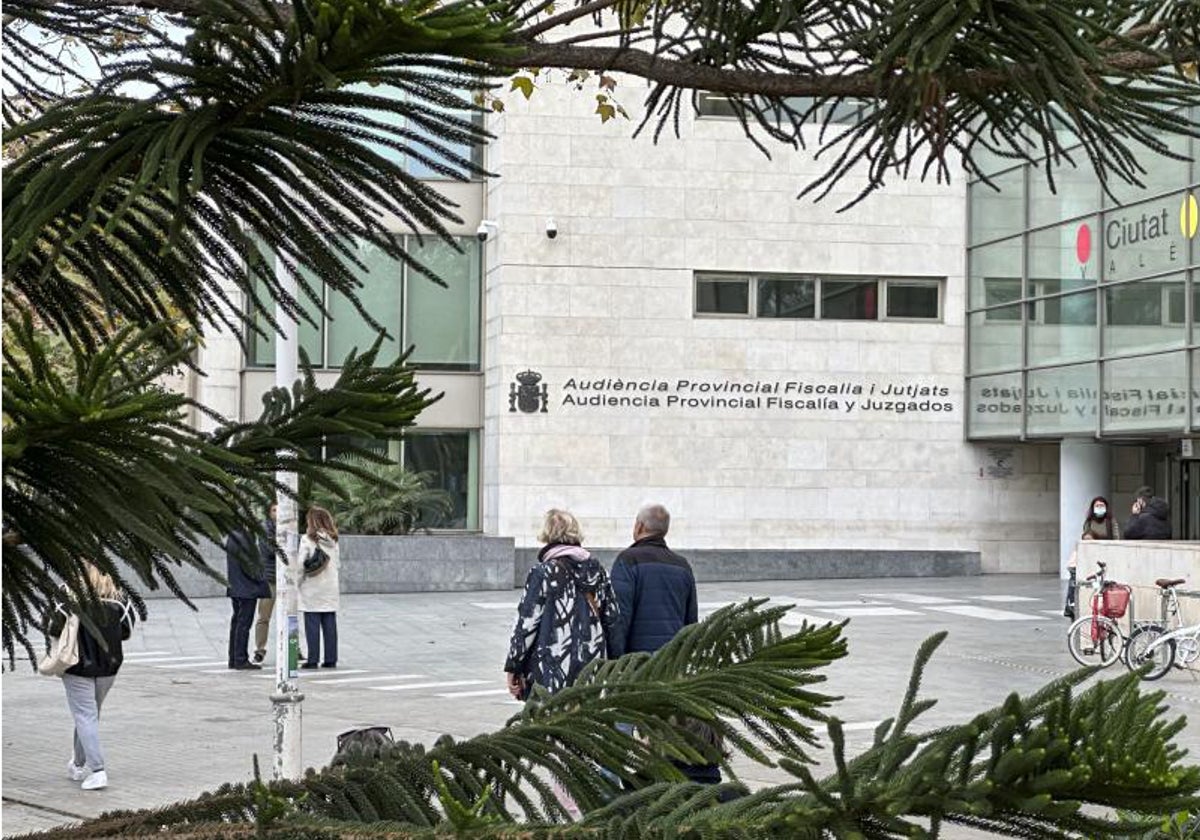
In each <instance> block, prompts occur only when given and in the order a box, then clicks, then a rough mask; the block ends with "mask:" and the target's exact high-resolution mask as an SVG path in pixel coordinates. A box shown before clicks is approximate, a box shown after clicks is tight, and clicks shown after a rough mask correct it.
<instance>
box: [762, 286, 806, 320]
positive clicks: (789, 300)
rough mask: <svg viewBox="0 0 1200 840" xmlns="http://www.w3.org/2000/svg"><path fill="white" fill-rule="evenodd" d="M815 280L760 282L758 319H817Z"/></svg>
mask: <svg viewBox="0 0 1200 840" xmlns="http://www.w3.org/2000/svg"><path fill="white" fill-rule="evenodd" d="M816 286H817V284H816V281H815V280H766V279H760V280H759V281H758V317H760V318H814V317H816V314H817V310H816V300H817V290H816Z"/></svg>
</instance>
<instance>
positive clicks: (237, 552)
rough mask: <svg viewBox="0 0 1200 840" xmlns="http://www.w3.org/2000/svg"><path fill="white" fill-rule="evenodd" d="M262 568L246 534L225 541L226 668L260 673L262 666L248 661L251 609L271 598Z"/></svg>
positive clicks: (233, 533) (252, 614) (252, 622)
mask: <svg viewBox="0 0 1200 840" xmlns="http://www.w3.org/2000/svg"><path fill="white" fill-rule="evenodd" d="M262 574H263V569H262V564H261V562H260V561H259V559H258V547H257V546H256V545H255V543H254V536H253V535H252V534H251V533H250V532H249V531H245V530H240V531H234V532H232V533H231V534H230V535H229V536H227V537H226V538H225V579H226V580H228V581H229V586H228V588H226V590H225V594H226V595H228V596H229V600H230V601H231V602H232V603H233V615H232V616H231V617H230V619H229V667H230V668H233V669H235V670H238V671H261V670H262V666H261V665H258V664H256V663H254V662H251V661H250V655H249V650H248V648H249V646H250V628H251V627H252V626H253V625H254V608H255V605H256V604H257V603H258V599H259V598H269V597H271V589H270V587H268V586H267V582H266V581H265V580H263V577H262Z"/></svg>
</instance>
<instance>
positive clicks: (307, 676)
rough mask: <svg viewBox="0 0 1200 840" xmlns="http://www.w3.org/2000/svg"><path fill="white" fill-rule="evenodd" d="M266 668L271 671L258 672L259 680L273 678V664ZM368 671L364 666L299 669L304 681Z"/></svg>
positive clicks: (366, 672)
mask: <svg viewBox="0 0 1200 840" xmlns="http://www.w3.org/2000/svg"><path fill="white" fill-rule="evenodd" d="M267 670H269V671H270V672H271V673H269V674H260V675H259V677H258V678H259V679H260V680H273V679H275V666H273V665H272V666H269V667H268V669H267ZM310 672H312V673H310ZM369 673H371V672H370V671H368V670H367V669H366V668H322V669H321V670H319V671H318V670H317V669H316V668H302V669H300V679H302V680H304V681H305V682H308V681H309V680H314V681H315V680H318V679H320V678H321V677H334V676H340V675H344V674H369Z"/></svg>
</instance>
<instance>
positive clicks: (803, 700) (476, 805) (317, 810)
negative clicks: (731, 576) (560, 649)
mask: <svg viewBox="0 0 1200 840" xmlns="http://www.w3.org/2000/svg"><path fill="white" fill-rule="evenodd" d="M784 612H786V608H780V607H771V608H765V609H764V608H763V607H762V602H761V601H758V602H753V601H751V602H747V603H744V604H740V605H733V606H730V607H726V608H724V609H722V610H719V611H718V612H717V613H715V614H714V615H713V616H711V617H710V618H709V619H707V620H706V621H705V622H703V623H701V624H698V625H694V626H692V627H689V628H687V629H686V630H685V631H684V632H682V633H681V634H680V635H679V636H677V637H676V638H675V640H674V641H672V642H671V643H670V644H669V645H667V646H666V647H664V648H662V649H661V650H659V651H658V652H657V653H655V654H654V655H653V656H650V655H647V654H635V655H631V656H627V657H624V658H622V659H620V660H617V661H612V662H603V663H597V664H596V665H594V666H592V667H590V668H589V669H587V670H586V671H585V672H584V675H583V676H582V677H581V679H580V681H579V683H577V684H576V685H575V686H572V687H571V688H569V689H566V690H564V691H562V692H559V693H557V694H554V695H546V694H544V693H541V694H539V695H537V696H536V697H535V698H534V699H533V700H532V701H531V702H530V703H529V704H527V706H526V708H525V709H524V710H523V711H522V712H521V713H520V714H518V715H516V716H514V717H513V718H512V719H511V720H510V721H509V722H508V724H507V725H506V726H505V727H504V728H503V729H501V730H499V731H497V732H494V733H491V734H487V735H480V736H477V737H474V738H469V739H466V740H462V741H458V740H455V739H453V738H451V737H449V736H443V737H442V738H440V739H439V740H438V741H437V742H436V743H435V744H433V745H432V746H431V747H429V748H426V747H424V746H421V745H414V744H409V743H405V742H400V743H397V744H395V745H394V746H392V747H391V748H390V749H387V748H383V749H382V752H383V756H382V758H381V759H380V760H379V761H377V762H375V763H373V764H368V763H358V762H354V763H351V764H347V765H345V766H339V767H334V768H329V769H326V770H324V771H321V772H319V773H313V774H311V775H309V776H307V777H306V778H305V779H304V780H303V781H301V782H277V783H273V784H272V785H270V787H271V789H272V791H273V792H274V793H275V794H277V795H282V796H285V797H287V798H290V799H293V800H296V801H297V808H298V810H299V811H300V812H301V813H302V814H304V815H306V816H308V817H311V818H315V819H321V820H336V821H343V822H344V821H356V822H359V823H371V824H373V825H372V828H378V827H379V826H382V825H383V824H384V823H394V824H396V825H397V826H398V830H403V831H404V832H405V833H410V832H411V833H414V834H417V833H419V832H420V831H421V830H427V831H429V832H436V831H440V830H441V828H444V824H443V820H444V818H445V816H446V815H445V813H444V812H443V811H442V810H441V808H440V807H439V804H440V802H441V800H440V799H439V796H440V797H441V799H445V800H448V801H453V802H454V803H471V804H469V805H467V804H463V805H461V807H462V808H464V809H469V810H471V811H475V810H476V809H478V811H477V813H478V814H479V818H480V819H486V818H490V817H491V816H496V817H499V818H501V819H502V820H503V821H504V822H505V823H506V824H513V821H514V820H517V819H527V820H532V821H535V822H542V821H545V822H548V823H559V822H562V821H563V820H565V819H566V818H567V814H566V812H565V811H564V810H563V808H562V806H561V805H560V804H559V801H558V799H557V797H556V796H555V794H554V792H553V790H552V787H551V783H550V780H551V779H555V780H557V781H558V782H559V783H560V784H561V785H562V786H563V788H564V789H565V790H566V792H567V793H568V794H569V795H570V796H571V797H572V798H573V799H574V800H575V801H576V802H578V803H579V805H580V806H581V807H582V808H583V809H585V810H594V809H597V808H600V807H602V806H603V805H605V804H606V803H608V802H610V801H612V800H613V797H614V796H616V795H617V794H618V793H619V792H620V791H619V788H618V787H617V786H616V785H615V784H614V782H613V781H612V780H611V779H610V778H608V777H606V776H604V775H601V774H600V773H598V771H597V768H598V767H605V768H607V769H609V770H610V771H611V772H613V773H615V774H617V775H618V776H619V777H620V778H621V779H623V780H625V781H627V782H629V783H630V784H634V785H638V786H642V785H645V784H647V783H655V782H658V781H662V780H673V781H674V780H678V779H679V778H680V775H679V772H678V771H677V770H675V769H674V768H673V767H672V766H671V765H670V763H669V762H667V761H665V760H664V758H663V754H664V753H666V754H669V755H673V756H678V757H685V758H691V759H693V760H694V759H696V758H698V757H699V756H700V755H701V752H700V751H701V750H702V749H704V747H703V745H702V744H701V743H700V742H699V741H698V740H697V739H696V736H695V735H694V734H692V733H690V732H689V731H687V730H686V729H682V728H677V727H675V726H672V725H671V724H670V723H669V722H668V721H669V720H670V719H671V718H672V717H678V718H682V717H686V716H693V717H700V718H704V719H706V720H708V721H709V722H710V724H711V725H713V726H714V727H720V728H722V730H723V731H729V730H732V729H733V728H734V726H735V725H736V724H739V723H740V726H739V729H740V730H741V731H740V733H739V734H738V736H737V737H736V738H730V739H729V743H730V745H731V746H732V747H733V748H734V749H736V750H737V751H739V752H741V753H742V754H744V755H747V756H749V757H751V758H752V759H754V760H756V761H760V762H763V763H766V764H771V763H772V761H771V759H770V758H769V757H768V756H767V751H769V750H776V749H782V750H786V751H787V754H789V755H792V756H794V757H796V759H797V760H805V758H806V756H807V750H808V749H809V748H810V747H811V745H812V743H813V738H812V729H811V727H810V723H812V722H813V721H817V720H822V719H823V717H824V715H823V713H822V709H824V708H825V707H826V706H828V705H829V703H830V702H832V699H833V698H830V697H828V696H826V695H823V694H820V693H817V692H815V691H813V689H812V687H813V685H814V684H816V683H819V682H821V681H822V680H823V679H824V678H823V677H822V676H821V675H820V674H817V673H815V672H816V671H817V670H818V669H820V668H821V667H824V666H825V665H827V664H828V663H829V662H831V661H833V660H835V659H837V658H839V657H841V656H844V655H845V642H844V640H843V639H842V638H841V628H840V627H838V626H833V625H825V626H823V627H812V626H807V625H806V626H805V627H803V628H802V629H801V630H800V631H798V632H796V633H792V634H784V633H783V632H782V631H781V630H780V627H779V624H778V619H779V617H780V616H781V615H782V614H783V613H784ZM616 722H632V723H634V724H636V725H637V726H638V728H639V730H640V732H641V734H642V735H643V736H644V737H645V738H646V739H648V741H649V742H647V741H644V740H641V739H635V738H632V737H629V736H627V735H625V734H623V733H621V732H619V731H618V730H617V729H616V728H615V725H614V724H615V723H616ZM435 762H436V770H435ZM439 779H440V781H439ZM442 786H444V790H441V791H440V793H439V789H440V788H441V787H442ZM249 796H250V791H249V790H248V788H247V787H246V786H241V785H235V786H227V787H225V788H222V789H221V790H218V791H216V792H215V793H214V794H212V795H210V796H205V797H201V798H200V799H198V800H196V801H194V802H190V803H183V804H181V805H177V806H173V807H171V808H167V809H162V810H157V811H151V812H145V813H132V814H121V815H115V814H114V815H108V817H107V818H106V819H105V820H104V821H103V826H102V827H100V828H99V829H98V828H97V825H95V824H85V826H84V827H82V828H80V829H78V830H75V829H64V830H62V831H60V832H55V833H52V834H50V835H47V836H48V837H64V838H65V837H73V836H74V837H78V836H127V835H135V834H137V833H140V832H142V831H147V832H149V831H158V830H159V829H160V826H183V825H184V824H185V823H186V824H189V825H194V824H196V823H197V822H207V821H213V820H222V821H233V822H241V821H244V820H246V819H247V816H246V814H247V811H248V801H249V800H248V797H249ZM301 796H306V797H307V798H305V799H304V800H303V801H302V802H301V801H299V797H301ZM481 799H482V800H484V801H485V802H486V804H485V805H480V801H481ZM465 818H466V817H464V819H465ZM329 825H336V823H329ZM280 836H287V835H286V834H282V835H280Z"/></svg>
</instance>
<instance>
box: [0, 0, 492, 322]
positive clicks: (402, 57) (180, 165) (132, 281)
mask: <svg viewBox="0 0 1200 840" xmlns="http://www.w3.org/2000/svg"><path fill="white" fill-rule="evenodd" d="M22 9H24V7H22ZM293 9H294V14H292V15H291V16H290V17H289V18H288V20H287V21H286V22H284V21H283V20H282V19H280V18H279V17H278V15H277V10H276V8H275V5H274V4H273V3H270V2H267V0H262V1H261V2H259V1H258V0H208V2H206V3H205V4H204V15H203V16H202V17H201V18H199V19H198V20H197V22H196V28H195V30H194V32H192V33H191V34H190V36H189V37H188V38H187V39H186V40H183V41H181V42H175V41H173V40H172V39H171V38H170V37H169V35H168V34H165V33H164V34H159V35H158V36H156V37H155V38H153V40H147V39H145V38H143V39H142V40H140V41H138V42H136V43H131V44H129V45H126V46H124V47H120V48H114V52H115V53H117V55H118V59H119V60H115V61H112V62H111V63H109V64H107V65H106V66H105V67H104V68H103V78H102V79H101V81H100V82H99V83H98V84H97V85H96V86H95V88H94V89H92V90H90V91H88V92H87V93H85V94H82V95H78V96H64V97H60V98H58V99H56V100H54V101H52V102H50V103H49V104H48V105H47V106H46V107H45V108H44V110H42V112H41V113H39V114H36V115H34V116H32V117H30V118H28V119H24V120H22V121H20V122H18V123H16V124H14V125H13V126H12V127H10V128H9V129H8V131H7V132H6V133H5V142H6V143H20V144H22V147H23V151H22V153H21V154H20V155H19V156H18V157H17V158H16V159H15V160H14V161H12V163H11V164H10V165H8V166H6V167H5V169H4V190H5V198H6V200H5V207H4V216H3V222H4V278H5V285H6V294H16V293H19V294H20V295H23V296H24V298H25V299H26V300H27V301H28V302H29V305H30V306H32V307H33V308H34V311H35V313H36V314H37V315H38V316H39V317H41V318H42V319H44V320H45V321H46V322H48V323H52V324H54V326H55V328H56V329H57V330H58V331H60V332H62V333H64V334H69V335H72V336H74V337H75V338H76V339H77V340H79V341H81V342H82V343H84V344H85V345H94V344H95V343H96V342H97V341H98V340H99V339H100V337H101V336H102V335H103V331H102V329H101V328H100V325H99V324H97V323H96V320H95V318H94V317H89V311H90V306H89V304H92V303H94V302H97V301H98V302H102V304H103V306H104V307H105V308H106V309H107V310H108V311H110V312H112V313H114V314H116V315H118V316H120V317H122V318H125V319H127V320H128V321H129V322H132V323H153V322H155V321H156V320H158V319H160V318H161V317H162V315H163V310H162V307H164V306H170V307H173V308H174V309H176V310H177V311H178V313H179V314H180V315H181V317H182V318H184V319H185V321H186V322H187V323H188V324H189V325H190V326H192V327H193V328H195V329H197V330H202V329H203V327H204V325H205V324H206V323H208V322H217V323H224V324H225V325H226V326H227V327H229V328H235V327H237V326H239V323H238V322H239V321H240V319H241V318H242V316H243V313H242V312H241V311H240V310H239V308H238V307H236V306H234V305H233V303H232V301H231V300H230V299H229V297H228V295H227V293H226V292H225V291H224V289H228V288H236V289H239V290H240V291H241V292H243V293H244V294H245V296H246V298H247V299H248V300H249V301H250V310H251V311H250V313H249V314H250V315H251V316H260V317H262V318H263V319H265V320H266V321H267V322H268V323H270V324H272V325H274V313H273V309H272V308H271V307H269V306H268V304H267V302H266V301H265V300H264V299H263V298H262V297H261V296H260V295H261V291H260V289H261V290H265V292H266V294H267V295H268V296H269V298H270V299H274V300H279V301H280V302H281V303H282V304H283V306H284V308H285V310H286V311H287V312H288V313H289V314H290V315H292V316H294V317H297V318H306V317H308V316H307V315H305V313H304V312H303V311H302V305H301V303H300V300H298V299H297V298H295V297H292V296H291V295H289V294H287V293H286V292H284V290H283V289H282V287H281V286H280V284H279V282H278V280H277V279H276V277H275V272H274V271H272V270H271V268H270V264H269V262H268V260H266V259H264V258H263V255H264V252H265V253H267V254H269V255H271V256H272V257H273V258H275V259H278V260H281V261H282V262H283V263H284V264H285V265H286V266H287V269H288V270H289V271H291V273H293V274H295V275H297V276H298V278H299V284H300V295H301V297H307V298H309V299H310V300H312V301H315V302H317V303H318V306H319V303H320V299H319V289H320V283H322V282H323V283H325V284H326V285H328V286H329V288H331V289H332V290H334V291H336V292H338V293H340V294H343V295H345V296H347V298H349V299H350V300H352V301H355V302H357V301H356V297H355V290H356V289H357V288H358V287H359V286H360V285H361V281H360V280H359V279H358V277H357V273H358V272H361V271H362V270H363V268H364V266H362V265H360V264H359V263H358V261H357V259H356V258H355V256H354V253H353V249H352V248H351V247H349V244H348V243H350V242H352V241H354V240H361V241H366V242H370V243H372V244H373V245H375V246H377V247H378V248H380V249H381V250H382V251H383V252H384V253H386V254H387V255H389V256H390V257H392V258H394V259H396V260H400V261H403V262H405V263H407V264H409V265H410V266H412V267H413V268H414V269H415V270H417V271H418V272H420V273H422V274H425V275H426V276H433V273H432V272H431V271H430V270H429V269H428V268H426V267H425V266H424V265H422V264H421V263H419V262H418V261H417V260H415V259H413V258H410V257H409V256H408V254H407V253H406V252H405V250H404V248H403V247H402V243H401V242H400V240H399V238H398V237H396V236H395V235H394V232H393V231H392V230H390V229H388V228H387V227H385V225H384V224H383V221H382V219H383V217H384V216H385V215H386V216H391V217H394V218H397V219H399V220H401V222H403V223H405V224H408V225H410V226H414V227H416V226H419V227H421V228H422V229H425V230H432V231H434V233H435V235H441V236H444V237H446V239H447V241H451V242H452V240H450V238H449V236H448V235H447V234H446V229H445V223H446V222H447V221H460V219H459V217H458V216H457V215H456V214H455V211H454V205H453V203H452V202H451V201H450V200H448V199H446V198H445V197H443V196H442V195H440V194H439V193H438V192H437V191H436V190H434V189H433V188H431V187H430V186H428V185H426V184H424V183H422V182H421V181H420V180H419V179H418V178H416V177H414V176H413V175H411V174H409V172H408V171H407V169H406V168H405V166H404V165H403V164H402V162H401V161H399V159H398V158H399V156H400V155H408V156H410V157H413V158H416V159H418V160H421V161H422V162H423V163H424V164H425V165H426V166H428V167H431V168H433V169H435V170H436V171H438V172H439V173H440V174H441V175H442V176H444V177H447V178H451V179H456V180H460V181H461V180H467V179H469V178H472V177H474V176H477V175H481V174H483V171H482V170H481V169H480V168H479V166H478V165H477V164H475V163H474V162H473V161H472V160H471V159H469V158H467V157H464V156H463V154H462V153H461V152H459V151H458V149H459V148H461V147H463V146H468V147H469V146H470V145H475V144H480V143H482V142H483V141H484V140H485V139H486V137H487V135H486V133H485V132H484V131H483V129H482V128H481V127H480V125H479V123H478V122H477V121H476V120H473V119H470V118H468V117H466V116H463V114H469V113H470V112H472V111H477V110H478V106H476V105H475V104H474V102H473V100H472V91H474V90H477V89H479V88H481V87H486V86H487V85H488V84H489V78H490V76H491V72H492V71H491V70H490V69H489V66H488V64H487V63H486V62H487V59H488V57H489V56H492V55H495V54H498V52H502V51H503V45H502V39H503V37H504V35H505V34H506V33H507V32H508V29H509V26H508V24H507V23H506V22H505V21H504V20H503V18H502V16H497V15H496V14H494V13H493V9H492V8H491V7H489V6H487V5H474V4H463V3H455V4H449V5H445V4H431V3H428V2H425V0H409V2H404V3H392V2H385V0H341V2H336V3H321V4H319V5H317V4H315V3H308V2H303V1H302V2H297V3H295V4H294V6H293ZM147 84H149V85H150V86H151V92H149V93H148V94H145V95H139V96H135V95H132V94H130V93H128V92H127V91H128V90H129V89H130V88H131V87H135V88H138V89H139V93H140V92H141V91H144V90H145V88H146V85H147ZM281 197H282V198H283V200H281ZM68 274H75V275H78V276H81V277H83V278H85V280H86V283H85V284H84V285H83V286H82V287H80V286H79V285H78V284H72V283H68V282H66V277H67V275H68ZM255 279H257V280H258V281H259V284H261V285H258V284H256V283H255V282H254V280H255ZM362 314H363V316H364V317H365V318H366V319H367V320H368V322H370V323H374V322H373V321H372V319H371V315H370V313H368V312H362ZM251 323H253V320H252V321H251ZM239 332H240V331H239Z"/></svg>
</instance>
